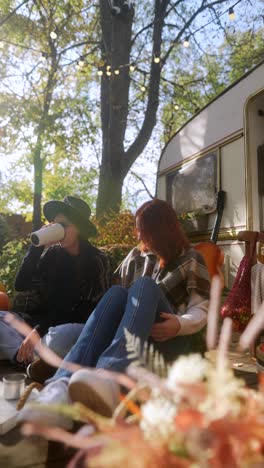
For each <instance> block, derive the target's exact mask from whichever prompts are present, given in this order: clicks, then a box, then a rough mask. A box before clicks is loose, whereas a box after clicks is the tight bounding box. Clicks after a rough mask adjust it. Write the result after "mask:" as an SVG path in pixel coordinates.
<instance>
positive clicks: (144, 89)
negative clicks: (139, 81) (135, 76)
mask: <svg viewBox="0 0 264 468" xmlns="http://www.w3.org/2000/svg"><path fill="white" fill-rule="evenodd" d="M140 90H141V91H142V93H144V92H145V91H146V87H145V86H144V85H142V86H141V87H140Z"/></svg>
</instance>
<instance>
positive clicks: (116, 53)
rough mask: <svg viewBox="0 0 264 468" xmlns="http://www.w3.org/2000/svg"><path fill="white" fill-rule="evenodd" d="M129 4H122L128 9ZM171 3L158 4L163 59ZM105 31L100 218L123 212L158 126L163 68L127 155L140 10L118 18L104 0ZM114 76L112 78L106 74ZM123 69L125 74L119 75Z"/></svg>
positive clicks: (156, 45)
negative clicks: (127, 189)
mask: <svg viewBox="0 0 264 468" xmlns="http://www.w3.org/2000/svg"><path fill="white" fill-rule="evenodd" d="M123 3H124V1H121V0H120V1H119V5H120V6H121V7H122V5H123ZM168 3H169V2H168V0H162V1H161V0H155V20H154V27H153V51H152V55H153V57H154V56H155V54H158V55H160V50H161V42H162V31H163V26H164V15H165V13H166V8H167V5H168ZM100 14H101V28H102V59H103V60H104V63H105V67H104V73H103V76H102V79H101V121H102V146H103V150H102V162H101V168H100V176H99V189H98V197H97V206H96V215H97V216H101V215H102V214H104V213H105V212H107V211H110V210H112V211H118V210H119V209H120V205H121V199H122V185H123V181H124V178H125V176H126V175H127V173H128V171H129V169H130V168H131V166H132V164H133V163H134V162H135V160H136V159H137V157H138V156H139V155H140V154H141V152H142V151H143V149H144V148H145V146H146V144H147V143H148V141H149V138H150V136H151V133H152V130H153V128H154V127H155V124H156V114H157V109H158V105H159V84H160V74H161V68H162V64H160V65H158V66H157V65H156V64H155V63H154V62H152V64H151V70H150V81H149V95H148V104H147V108H146V112H145V118H144V122H143V124H142V127H141V129H140V131H139V133H138V135H137V137H136V138H135V140H134V142H133V143H132V144H131V146H130V147H129V148H128V150H127V151H125V148H124V139H125V132H126V129H127V116H128V102H129V85H130V75H129V67H128V64H129V63H130V51H131V46H132V23H133V17H134V10H133V8H130V9H129V11H128V12H126V13H124V12H122V13H121V14H120V15H116V16H112V15H111V13H110V9H109V3H108V2H105V1H104V0H101V1H100ZM109 66H110V67H111V69H110V71H111V75H110V76H107V75H106V73H105V71H109V68H107V67H109ZM116 69H119V74H117V75H116V74H115V73H114V71H115V70H116Z"/></svg>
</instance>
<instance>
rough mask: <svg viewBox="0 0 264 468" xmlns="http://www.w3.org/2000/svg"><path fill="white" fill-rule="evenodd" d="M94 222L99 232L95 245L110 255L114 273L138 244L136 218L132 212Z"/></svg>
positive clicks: (109, 216) (107, 216) (108, 216)
mask: <svg viewBox="0 0 264 468" xmlns="http://www.w3.org/2000/svg"><path fill="white" fill-rule="evenodd" d="M93 222H94V224H95V225H96V227H97V230H98V236H97V237H96V239H95V241H94V244H95V245H96V246H97V247H98V248H100V249H101V250H103V251H104V252H105V253H107V254H108V255H109V257H110V260H111V264H112V269H113V271H114V270H115V269H116V268H117V266H118V265H119V264H120V263H121V262H122V260H123V259H124V258H125V257H126V255H127V254H128V252H129V251H130V250H131V249H132V247H134V246H135V245H136V243H137V239H136V235H135V217H134V215H133V214H132V213H131V212H130V211H122V212H120V213H111V214H109V215H105V216H104V217H103V218H101V219H100V220H96V219H95V220H93Z"/></svg>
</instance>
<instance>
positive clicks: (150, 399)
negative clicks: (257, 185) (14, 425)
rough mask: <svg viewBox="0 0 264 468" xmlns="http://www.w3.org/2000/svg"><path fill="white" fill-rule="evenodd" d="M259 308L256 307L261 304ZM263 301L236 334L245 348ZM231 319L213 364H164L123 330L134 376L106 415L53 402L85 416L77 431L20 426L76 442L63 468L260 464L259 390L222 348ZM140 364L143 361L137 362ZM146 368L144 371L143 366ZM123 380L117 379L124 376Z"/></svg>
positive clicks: (262, 419)
mask: <svg viewBox="0 0 264 468" xmlns="http://www.w3.org/2000/svg"><path fill="white" fill-rule="evenodd" d="M221 287H222V286H221V281H220V279H219V278H218V277H214V278H213V281H212V288H211V301H210V307H209V319H208V331H207V345H208V348H209V349H213V348H214V347H215V342H216V337H217V335H218V333H217V317H218V310H219V304H220V296H221ZM262 309H263V310H262ZM263 317H264V305H262V306H261V308H260V310H259V313H258V314H256V316H255V317H254V318H253V319H252V320H251V322H250V324H249V325H248V327H247V328H246V330H245V331H244V332H243V334H242V335H241V338H240V346H241V347H242V348H244V349H245V348H247V347H248V346H249V344H250V343H251V342H252V341H253V340H254V337H255V336H256V334H257V333H258V331H259V330H260V329H261V328H263V325H264V323H263V322H264V318H263ZM231 330H232V322H231V320H230V319H229V318H227V319H225V321H224V323H223V327H222V330H221V333H220V338H219V343H218V348H217V351H218V352H217V362H216V364H215V365H213V364H212V363H210V362H209V361H208V360H206V359H204V358H202V357H201V356H200V355H198V354H193V355H189V356H182V357H180V358H179V359H178V360H177V361H176V362H174V363H173V364H172V365H171V366H170V367H167V366H166V364H165V363H164V361H163V359H162V357H161V356H160V355H158V354H157V353H155V352H154V351H153V350H150V349H149V348H148V347H147V346H145V347H144V349H143V352H142V350H141V346H140V342H139V340H138V339H137V337H134V336H132V335H131V334H129V332H128V331H126V339H127V351H128V353H129V355H130V356H131V357H133V359H134V364H133V365H132V366H130V367H129V368H128V369H127V378H128V379H130V380H132V381H133V382H134V385H133V388H132V390H130V392H129V393H128V394H127V395H126V397H124V398H123V399H122V401H121V403H120V405H119V406H118V408H117V409H116V411H115V414H114V415H113V417H112V418H111V419H107V418H104V417H102V416H100V415H98V414H96V413H94V412H93V411H91V410H90V409H88V408H86V407H84V406H83V405H81V404H76V403H75V404H74V405H72V406H58V407H57V408H54V410H56V411H61V412H62V413H64V414H67V415H70V416H71V417H72V418H73V419H75V420H79V421H82V422H83V423H85V425H84V426H83V428H82V429H81V431H80V432H79V433H77V434H71V433H68V432H66V431H64V430H62V429H59V428H47V427H43V426H38V425H35V424H26V425H24V428H23V432H24V434H39V435H42V436H43V437H46V438H48V439H50V440H56V441H60V442H63V443H64V444H67V445H70V446H72V447H75V448H76V449H79V451H78V452H77V454H76V456H75V457H74V459H73V460H72V461H71V462H70V463H69V465H68V468H79V467H92V468H104V467H106V468H114V467H117V466H126V468H130V467H131V468H132V467H133V468H150V467H151V468H163V467H164V468H165V467H166V468H167V467H177V468H207V467H213V468H224V467H225V468H226V467H234V468H240V467H241V468H253V467H255V468H257V467H258V468H259V467H261V466H264V429H263V427H264V394H263V393H262V392H261V391H259V392H258V391H254V390H250V389H248V388H247V387H246V386H245V383H244V381H242V380H239V379H238V378H236V377H235V376H234V375H233V372H232V370H231V369H230V368H229V366H228V362H227V359H226V353H227V350H228V343H229V339H230V336H231ZM142 364H144V367H143V366H142ZM149 367H151V371H150V370H148V368H149ZM124 382H125V380H124Z"/></svg>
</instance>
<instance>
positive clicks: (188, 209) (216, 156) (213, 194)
mask: <svg viewBox="0 0 264 468" xmlns="http://www.w3.org/2000/svg"><path fill="white" fill-rule="evenodd" d="M208 158H210V159H211V158H213V163H212V165H211V170H213V172H214V174H213V184H211V187H210V190H209V192H210V193H209V194H208V197H209V199H210V203H209V204H208V203H203V204H202V203H201V204H200V205H198V204H197V203H195V202H193V203H190V200H189V197H187V196H185V195H186V194H187V193H185V194H184V195H182V191H181V190H180V188H179V187H177V183H176V184H174V194H175V192H176V193H177V190H179V198H178V199H179V200H180V208H179V209H177V206H176V204H175V200H174V198H176V196H174V194H173V181H175V177H176V176H177V175H179V174H180V176H181V178H182V177H184V171H185V169H186V170H187V172H186V174H185V177H186V179H185V180H187V178H188V176H189V178H190V180H192V185H193V178H194V174H192V175H191V177H190V169H191V167H192V166H193V165H195V164H196V168H195V167H194V170H193V173H195V170H197V169H198V171H199V168H201V167H202V166H201V164H202V162H203V161H204V160H205V159H207V160H208ZM188 169H189V174H188ZM205 174H206V172H205V171H204V176H205ZM201 175H202V171H201V172H200V174H199V177H201ZM207 180H208V177H207ZM205 185H206V184H204V185H203V187H205ZM219 186H220V149H219V147H216V148H212V149H210V151H207V152H206V153H204V154H201V155H199V156H196V157H195V158H192V159H188V160H185V161H183V162H182V163H181V164H180V165H178V167H176V168H174V170H173V171H172V172H170V173H169V174H167V176H166V192H167V193H166V199H167V201H168V202H169V203H170V204H171V205H172V206H173V208H174V209H175V211H176V212H177V214H178V215H179V216H184V215H186V214H187V215H188V214H190V213H192V214H193V215H194V216H195V215H196V214H197V215H199V214H200V215H203V214H204V215H206V214H208V215H209V214H211V213H214V212H215V211H216V204H217V192H218V190H219ZM194 190H195V189H191V188H190V192H188V191H187V190H186V189H185V192H188V195H189V194H190V193H191V192H192V191H194ZM183 192H184V191H183ZM204 193H205V191H204ZM175 195H176V194H175ZM200 196H202V192H201V191H200ZM207 201H208V198H207ZM185 202H187V203H186V205H185V208H183V206H184V203H185ZM195 205H196V206H195ZM178 206H179V205H178Z"/></svg>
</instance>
